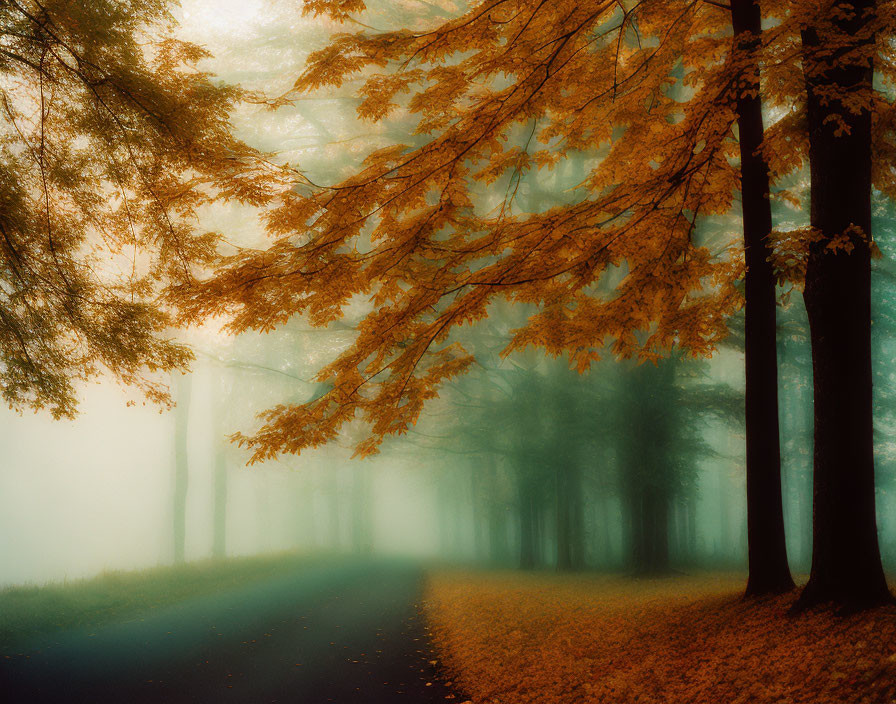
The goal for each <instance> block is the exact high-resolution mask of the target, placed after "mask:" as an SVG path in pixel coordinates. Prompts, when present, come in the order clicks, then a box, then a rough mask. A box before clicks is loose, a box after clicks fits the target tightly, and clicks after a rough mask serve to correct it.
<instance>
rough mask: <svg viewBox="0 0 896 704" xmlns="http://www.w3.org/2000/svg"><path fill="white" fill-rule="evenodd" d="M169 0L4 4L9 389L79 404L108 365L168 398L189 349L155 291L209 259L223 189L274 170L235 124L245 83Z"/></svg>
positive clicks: (0, 216) (2, 213)
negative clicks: (180, 26) (231, 79)
mask: <svg viewBox="0 0 896 704" xmlns="http://www.w3.org/2000/svg"><path fill="white" fill-rule="evenodd" d="M169 10H170V6H169V3H168V2H167V1H166V0H139V1H138V0H135V1H133V2H131V1H125V2H118V1H117V0H115V1H113V0H91V1H90V2H75V1H73V0H41V1H40V2H37V1H35V0H10V1H9V2H4V3H2V4H0V79H2V82H0V360H2V364H0V395H2V397H3V399H4V401H5V402H7V403H8V404H9V405H10V406H12V407H14V408H17V409H21V408H25V407H34V408H47V409H49V410H50V411H51V412H52V413H53V415H54V416H57V417H59V416H67V417H68V416H72V415H74V413H75V410H76V405H77V386H78V382H80V381H84V380H86V379H88V378H91V377H93V376H95V375H98V374H101V373H107V372H111V373H112V375H113V376H115V377H116V378H117V379H118V380H120V381H123V382H125V383H128V384H133V385H136V386H137V387H139V388H141V389H142V390H143V391H144V392H145V393H146V395H148V396H149V398H150V399H152V400H156V401H164V400H165V399H166V398H167V392H166V390H165V386H164V384H163V383H161V380H160V378H159V376H158V374H157V372H160V371H164V370H168V369H171V368H175V367H181V368H183V367H185V366H186V364H187V363H188V361H189V359H190V358H191V355H190V353H189V351H188V350H187V349H186V348H185V347H184V346H183V345H180V344H177V343H175V342H174V341H173V340H172V339H171V337H172V335H171V332H170V327H171V325H172V324H173V319H172V317H171V316H170V315H169V314H168V312H167V310H166V308H165V307H163V306H161V305H160V303H159V300H158V299H159V296H160V294H161V293H162V292H163V291H164V290H165V289H166V288H167V286H168V285H170V284H171V283H173V282H174V283H182V282H183V281H185V280H190V279H191V278H192V277H193V276H194V275H195V274H196V273H197V272H198V271H199V270H201V269H202V268H203V267H204V266H207V265H208V264H210V263H211V261H212V260H213V255H214V253H215V242H216V235H215V233H211V232H205V231H203V230H202V229H201V227H199V226H197V215H198V213H199V211H200V210H201V208H202V206H203V205H206V204H208V203H211V202H215V201H217V200H218V199H221V198H233V199H237V200H242V201H244V202H248V203H253V204H261V203H262V201H263V200H264V193H265V189H264V188H262V182H267V180H268V178H269V175H270V174H269V172H268V170H267V168H266V167H265V162H264V160H263V159H262V158H261V155H259V154H258V153H257V152H255V151H254V150H253V149H251V148H249V147H248V146H246V145H245V144H243V143H241V142H240V141H239V140H238V139H236V138H235V137H233V135H232V133H231V129H230V123H229V115H230V112H231V110H232V108H233V107H234V105H235V103H236V102H237V101H238V100H239V98H240V92H239V91H238V90H237V89H236V88H233V87H230V86H226V85H220V83H218V82H216V81H213V80H212V78H211V76H209V75H208V74H206V73H204V72H202V71H201V70H199V69H198V68H197V64H198V62H199V61H201V60H202V59H204V58H206V57H207V56H208V54H207V52H206V51H205V50H203V49H202V48H201V47H198V46H195V45H193V44H190V43H188V42H184V41H182V40H180V39H178V37H177V36H176V33H175V22H174V19H173V17H172V16H171V15H170V12H169Z"/></svg>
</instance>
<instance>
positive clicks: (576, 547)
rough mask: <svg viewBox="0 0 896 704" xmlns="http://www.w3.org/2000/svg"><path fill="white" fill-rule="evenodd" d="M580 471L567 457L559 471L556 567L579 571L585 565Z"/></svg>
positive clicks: (573, 461)
mask: <svg viewBox="0 0 896 704" xmlns="http://www.w3.org/2000/svg"><path fill="white" fill-rule="evenodd" d="M582 510H583V506H582V478H581V470H580V468H579V467H578V465H577V464H576V463H575V460H574V459H573V458H569V457H565V458H563V460H562V461H561V463H560V466H559V467H558V469H557V568H558V569H560V570H580V569H582V567H583V562H584V545H583V536H582V533H583V523H584V517H583V516H582Z"/></svg>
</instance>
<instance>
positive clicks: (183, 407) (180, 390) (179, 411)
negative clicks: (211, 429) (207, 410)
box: [172, 374, 193, 564]
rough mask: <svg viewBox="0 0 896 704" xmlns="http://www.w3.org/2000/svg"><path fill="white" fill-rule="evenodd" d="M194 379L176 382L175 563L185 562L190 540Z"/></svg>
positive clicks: (179, 377) (173, 504)
mask: <svg viewBox="0 0 896 704" xmlns="http://www.w3.org/2000/svg"><path fill="white" fill-rule="evenodd" d="M192 387H193V377H192V376H190V375H189V374H181V375H179V376H177V377H176V378H175V401H176V402H177V408H176V409H175V413H174V495H173V501H172V506H173V509H174V510H173V539H174V562H175V563H176V564H179V563H181V562H183V561H184V557H185V548H186V537H187V485H188V482H189V459H188V457H187V438H188V432H189V418H190V396H191V394H192Z"/></svg>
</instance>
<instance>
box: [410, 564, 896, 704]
mask: <svg viewBox="0 0 896 704" xmlns="http://www.w3.org/2000/svg"><path fill="white" fill-rule="evenodd" d="M741 582H742V578H741V577H739V576H738V577H734V576H732V577H724V576H721V577H675V578H669V579H661V580H652V581H637V582H633V581H631V580H628V579H623V578H618V577H579V578H569V577H560V576H556V575H554V576H550V575H534V574H528V575H521V574H492V575H482V574H479V575H475V574H459V573H452V574H437V575H434V576H432V577H431V578H430V580H429V584H428V588H427V602H426V613H427V617H428V619H429V622H430V626H431V628H432V632H433V636H434V640H435V643H436V645H437V647H438V650H439V654H440V656H441V657H442V662H441V665H442V666H443V667H444V668H445V669H446V673H447V676H448V677H450V678H451V679H452V680H453V681H454V682H455V683H456V685H457V686H458V687H459V688H460V690H461V691H462V692H464V693H465V694H466V695H467V696H469V697H470V698H471V700H472V701H473V702H475V703H476V704H525V703H527V702H532V703H535V702H538V703H539V704H549V703H552V704H553V703H556V704H573V703H577V702H581V703H585V702H607V703H609V702H619V704H629V703H630V702H645V703H656V704H661V703H662V704H672V703H674V702H689V703H691V704H704V703H705V704H718V703H719V702H725V703H726V704H729V703H730V704H733V703H736V702H738V703H739V702H755V703H757V704H765V703H767V704H772V703H773V702H774V703H775V704H781V703H783V702H787V703H788V704H799V703H805V704H821V703H825V702H831V703H833V702H851V703H853V702H854V703H856V704H860V703H861V704H882V703H883V702H890V701H892V700H893V698H894V697H896V618H894V616H896V611H894V608H893V607H888V608H886V609H883V610H878V611H875V612H866V613H863V614H860V615H855V616H846V617H844V616H837V615H833V614H831V613H830V612H827V613H808V614H804V615H803V616H801V617H799V618H789V619H788V618H785V617H784V616H785V614H786V611H787V609H788V607H789V606H790V604H791V603H792V602H793V597H792V596H784V597H773V598H770V599H767V600H765V601H763V602H762V603H751V602H744V601H743V600H742V599H741V594H740V590H741V586H742V585H741Z"/></svg>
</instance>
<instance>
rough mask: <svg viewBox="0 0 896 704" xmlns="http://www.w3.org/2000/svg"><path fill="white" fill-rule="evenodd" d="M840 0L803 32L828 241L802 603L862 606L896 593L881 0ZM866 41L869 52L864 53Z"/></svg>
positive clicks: (815, 367)
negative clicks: (885, 427)
mask: <svg viewBox="0 0 896 704" xmlns="http://www.w3.org/2000/svg"><path fill="white" fill-rule="evenodd" d="M842 4H843V5H851V6H852V7H851V8H849V9H851V10H852V12H850V13H848V14H841V15H838V16H837V17H836V18H833V17H826V18H825V19H826V20H828V19H829V20H830V23H831V25H830V26H828V27H826V28H824V29H821V30H819V29H809V30H806V31H805V32H804V34H803V47H804V70H805V74H806V87H807V91H808V125H809V145H810V146H809V161H810V169H811V177H812V214H811V220H812V227H813V228H814V229H815V230H816V231H817V232H818V233H819V234H820V237H819V239H818V240H817V241H815V242H813V243H812V244H811V245H810V250H809V259H808V263H807V269H806V288H805V295H804V297H805V301H806V310H807V312H808V314H809V327H810V330H811V338H812V372H813V382H814V384H813V385H814V393H815V451H814V476H813V498H814V506H813V545H812V569H811V573H810V577H809V583H808V584H807V585H806V588H805V590H804V591H803V593H802V595H801V597H800V606H808V605H812V604H817V603H826V602H834V603H837V604H841V605H845V606H848V607H850V608H853V607H855V608H860V607H864V606H870V605H874V604H879V603H883V602H886V601H888V600H890V599H891V596H890V593H889V591H888V590H887V583H886V580H885V578H884V573H883V568H882V566H881V560H880V550H879V547H878V540H877V525H876V518H875V504H874V447H873V438H872V435H873V432H872V410H871V408H872V403H871V383H872V382H871V248H870V242H869V238H870V236H871V112H870V97H871V90H872V88H871V80H872V66H873V59H872V58H871V55H872V52H873V49H874V36H873V35H872V34H871V33H870V32H869V29H868V26H867V22H868V18H869V17H870V15H871V13H873V12H874V11H875V9H876V3H875V2H874V0H853V1H852V2H844V3H842ZM863 49H865V50H866V52H867V57H866V60H863V59H857V58H856V54H857V52H859V53H860V52H861V51H862V50H863ZM832 50H833V51H832ZM847 51H850V52H851V54H847V53H846V52H847ZM843 95H849V96H850V102H851V105H850V107H853V105H854V102H853V101H855V100H856V98H861V97H862V96H863V95H864V96H866V97H867V98H868V100H869V103H868V105H869V107H866V108H864V109H861V110H860V111H859V112H855V111H852V110H850V109H848V108H847V107H846V106H844V104H843V103H842V102H841V100H840V98H839V96H843ZM832 96H833V97H832ZM832 115H833V116H836V118H835V119H831V117H832ZM843 127H845V128H846V129H842V128H843ZM838 131H839V132H840V133H838ZM831 245H833V246H831ZM838 245H839V246H838ZM842 245H847V247H846V248H845V249H844V248H843V246H842ZM849 250H851V251H849Z"/></svg>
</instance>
